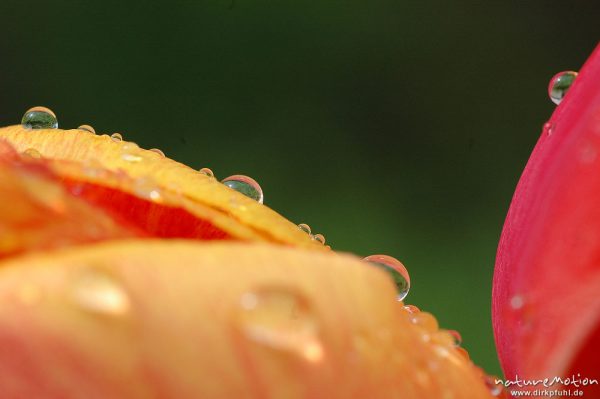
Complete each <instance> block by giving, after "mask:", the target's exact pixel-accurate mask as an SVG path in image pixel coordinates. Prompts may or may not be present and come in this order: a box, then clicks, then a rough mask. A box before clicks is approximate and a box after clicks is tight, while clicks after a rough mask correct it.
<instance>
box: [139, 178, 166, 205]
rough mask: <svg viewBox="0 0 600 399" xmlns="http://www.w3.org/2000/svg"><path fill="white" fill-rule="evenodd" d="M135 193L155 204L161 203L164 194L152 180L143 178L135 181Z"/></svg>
mask: <svg viewBox="0 0 600 399" xmlns="http://www.w3.org/2000/svg"><path fill="white" fill-rule="evenodd" d="M134 191H135V193H136V194H137V195H138V196H140V197H141V198H145V199H147V200H150V201H154V202H161V201H162V199H163V196H162V192H161V190H160V188H158V185H157V184H156V183H155V182H154V180H152V179H151V178H146V177H142V178H139V179H137V180H136V181H135V188H134Z"/></svg>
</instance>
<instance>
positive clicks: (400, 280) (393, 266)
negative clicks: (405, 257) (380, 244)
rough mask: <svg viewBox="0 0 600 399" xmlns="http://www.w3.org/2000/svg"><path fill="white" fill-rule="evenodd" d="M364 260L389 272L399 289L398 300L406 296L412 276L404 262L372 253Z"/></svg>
mask: <svg viewBox="0 0 600 399" xmlns="http://www.w3.org/2000/svg"><path fill="white" fill-rule="evenodd" d="M363 260H364V261H367V262H369V263H370V264H372V265H374V266H377V267H380V268H381V269H383V270H385V271H386V272H388V273H389V274H390V275H391V276H392V279H393V280H394V283H395V284H396V288H397V289H398V300H399V301H402V300H404V298H406V295H408V291H410V276H409V275H408V270H406V267H404V265H403V264H402V262H400V261H399V260H398V259H396V258H392V257H391V256H388V255H370V256H367V257H366V258H364V259H363Z"/></svg>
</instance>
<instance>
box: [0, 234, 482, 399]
mask: <svg viewBox="0 0 600 399" xmlns="http://www.w3.org/2000/svg"><path fill="white" fill-rule="evenodd" d="M395 295H396V293H395V289H394V285H393V284H392V282H391V281H390V280H389V278H388V277H387V275H386V274H385V273H384V272H382V271H380V270H378V269H375V268H370V267H365V265H364V263H363V262H361V261H359V260H358V259H356V258H353V257H350V256H346V255H339V254H335V253H331V252H320V251H306V250H302V249H294V248H286V247H281V246H273V245H267V244H256V243H255V244H244V243H232V242H222V243H216V242H213V243H197V242H196V243H195V242H191V241H169V242H167V241H148V240H145V241H121V242H111V243H104V244H97V245H93V246H88V247H86V248H73V249H69V250H66V251H63V252H60V253H55V254H52V255H48V254H38V255H34V256H28V257H21V258H16V259H13V260H10V261H6V262H4V263H3V264H2V266H1V267H0V314H1V315H2V317H0V387H2V389H3V397H4V398H17V397H28V398H29V397H31V398H33V397H61V398H96V397H97V398H109V397H115V398H116V397H124V398H125V397H126V398H155V397H163V398H166V397H173V398H238V397H239V398H242V397H255V398H258V397H261V398H262V397H273V398H283V397H288V398H302V397H304V398H308V397H322V398H351V397H356V398H359V397H360V398H366V397H372V398H392V397H395V398H411V399H419V398H436V399H437V398H443V397H454V398H464V399H468V398H489V397H490V394H489V393H488V390H487V388H486V386H485V384H484V382H483V380H482V379H481V375H480V372H479V371H478V370H477V369H476V368H475V367H474V366H473V365H472V363H471V362H470V361H468V360H467V359H465V358H464V357H463V356H462V355H461V354H460V353H459V351H457V350H455V348H454V347H453V346H452V345H451V343H450V342H449V343H440V342H445V341H443V340H442V341H439V340H432V339H430V338H431V334H432V333H434V332H433V331H428V329H430V328H434V329H436V327H435V325H433V324H435V323H433V324H432V325H433V327H429V324H427V326H424V327H420V326H419V325H416V324H413V323H412V322H411V321H410V318H411V317H412V316H411V313H409V312H407V311H406V310H404V308H403V306H402V304H401V303H400V302H397V301H395V300H394V298H395ZM430 324H431V323H430Z"/></svg>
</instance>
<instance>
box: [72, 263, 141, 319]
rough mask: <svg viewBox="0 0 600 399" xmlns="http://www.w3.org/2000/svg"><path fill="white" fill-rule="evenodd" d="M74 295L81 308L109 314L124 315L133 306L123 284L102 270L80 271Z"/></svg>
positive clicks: (75, 282)
mask: <svg viewBox="0 0 600 399" xmlns="http://www.w3.org/2000/svg"><path fill="white" fill-rule="evenodd" d="M72 297H73V300H74V301H75V302H76V303H77V305H79V306H80V307H81V308H83V309H85V310H87V311H90V312H94V313H99V314H105V315H109V316H123V315H125V314H127V313H128V312H129V309H130V307H131V304H130V301H129V297H128V296H127V293H126V292H125V291H124V289H123V288H122V287H121V285H120V284H119V283H118V282H117V281H116V280H115V279H114V278H113V277H111V276H109V275H108V274H106V273H105V272H103V271H101V270H95V269H88V270H85V271H84V272H80V273H79V274H78V275H77V276H76V278H75V281H74V284H73V289H72Z"/></svg>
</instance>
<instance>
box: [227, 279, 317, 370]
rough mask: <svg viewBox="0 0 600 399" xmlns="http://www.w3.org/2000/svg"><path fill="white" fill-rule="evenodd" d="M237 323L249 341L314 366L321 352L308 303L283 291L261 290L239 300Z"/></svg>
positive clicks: (315, 325) (315, 324) (313, 317)
mask: <svg viewBox="0 0 600 399" xmlns="http://www.w3.org/2000/svg"><path fill="white" fill-rule="evenodd" d="M239 323H240V328H241V331H242V332H243V334H244V336H245V337H246V338H248V339H249V340H250V341H252V342H255V343H257V344H259V345H261V346H266V347H268V348H271V349H274V350H281V351H285V352H288V353H292V354H294V355H296V356H299V357H301V358H302V359H304V360H305V361H307V362H310V363H318V362H320V361H321V360H322V359H323V357H324V349H323V345H322V343H321V340H320V338H319V335H318V322H317V320H316V318H315V316H314V315H313V312H312V309H311V307H310V304H309V303H308V301H307V300H306V299H305V298H304V297H303V296H301V295H299V294H297V293H294V292H293V291H290V290H288V289H284V288H263V289H260V290H256V291H252V292H247V293H245V294H244V295H243V296H242V297H241V300H240V314H239Z"/></svg>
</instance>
